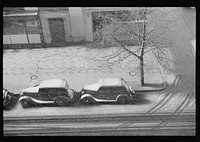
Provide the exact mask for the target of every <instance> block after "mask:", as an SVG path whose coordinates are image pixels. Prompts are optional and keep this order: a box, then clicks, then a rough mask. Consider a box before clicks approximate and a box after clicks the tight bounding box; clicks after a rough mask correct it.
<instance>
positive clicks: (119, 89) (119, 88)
mask: <svg viewBox="0 0 200 142" xmlns="http://www.w3.org/2000/svg"><path fill="white" fill-rule="evenodd" d="M116 91H119V92H124V91H126V89H125V88H124V87H116Z"/></svg>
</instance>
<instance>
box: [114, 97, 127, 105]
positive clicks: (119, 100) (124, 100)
mask: <svg viewBox="0 0 200 142" xmlns="http://www.w3.org/2000/svg"><path fill="white" fill-rule="evenodd" d="M117 102H118V103H119V104H127V103H128V100H127V97H124V96H123V97H119V98H118V99H117Z"/></svg>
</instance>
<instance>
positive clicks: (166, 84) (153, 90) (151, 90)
mask: <svg viewBox="0 0 200 142" xmlns="http://www.w3.org/2000/svg"><path fill="white" fill-rule="evenodd" d="M162 84H165V86H164V87H162V88H158V89H155V88H154V89H150V90H135V92H155V91H162V90H164V89H165V88H167V86H168V83H167V82H166V81H165V82H164V83H162Z"/></svg>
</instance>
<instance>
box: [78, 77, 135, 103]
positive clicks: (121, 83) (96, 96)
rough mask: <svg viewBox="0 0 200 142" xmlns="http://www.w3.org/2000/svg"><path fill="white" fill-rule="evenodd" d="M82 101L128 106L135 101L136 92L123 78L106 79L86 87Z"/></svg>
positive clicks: (83, 90)
mask: <svg viewBox="0 0 200 142" xmlns="http://www.w3.org/2000/svg"><path fill="white" fill-rule="evenodd" d="M81 92H82V95H81V98H80V101H81V102H83V103H86V104H91V103H96V102H117V103H120V104H126V103H128V102H130V101H133V100H135V97H136V95H135V91H134V89H132V88H131V86H128V85H127V84H126V82H125V80H124V79H122V78H104V79H100V80H99V81H98V82H97V83H96V84H92V85H86V86H84V87H83V89H82V91H81Z"/></svg>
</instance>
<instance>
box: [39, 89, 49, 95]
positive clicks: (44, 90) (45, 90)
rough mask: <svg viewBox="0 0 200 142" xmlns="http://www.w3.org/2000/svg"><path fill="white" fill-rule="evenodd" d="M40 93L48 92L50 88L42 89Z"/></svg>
mask: <svg viewBox="0 0 200 142" xmlns="http://www.w3.org/2000/svg"><path fill="white" fill-rule="evenodd" d="M39 92H40V94H47V93H48V90H47V89H40V91H39Z"/></svg>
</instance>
